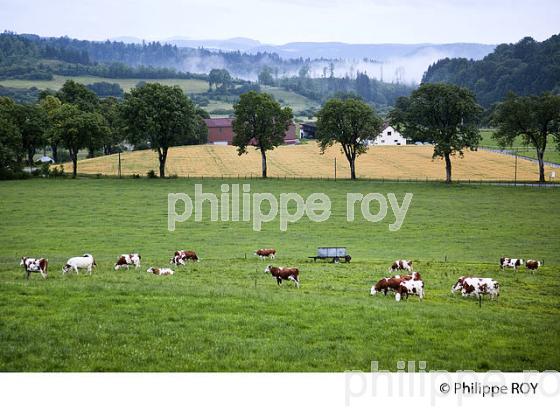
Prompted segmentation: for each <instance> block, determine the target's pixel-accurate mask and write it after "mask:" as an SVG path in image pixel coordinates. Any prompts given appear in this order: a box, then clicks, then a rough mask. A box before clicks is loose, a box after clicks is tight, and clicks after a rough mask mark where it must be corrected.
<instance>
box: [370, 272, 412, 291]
mask: <svg viewBox="0 0 560 410" xmlns="http://www.w3.org/2000/svg"><path fill="white" fill-rule="evenodd" d="M410 279H414V280H421V279H422V278H421V276H420V273H418V272H412V274H411V275H406V276H400V275H395V276H393V277H390V278H383V279H381V280H380V281H379V282H377V283H376V284H375V285H373V286H372V287H371V290H370V295H372V296H373V295H375V294H377V293H378V292H383V294H384V295H387V292H389V291H393V292H397V291H398V290H399V287H400V284H401V282H402V281H404V280H410Z"/></svg>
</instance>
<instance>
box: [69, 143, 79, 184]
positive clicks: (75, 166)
mask: <svg viewBox="0 0 560 410" xmlns="http://www.w3.org/2000/svg"><path fill="white" fill-rule="evenodd" d="M69 151H70V157H71V158H72V167H73V168H72V178H76V176H77V175H78V150H76V152H73V150H69Z"/></svg>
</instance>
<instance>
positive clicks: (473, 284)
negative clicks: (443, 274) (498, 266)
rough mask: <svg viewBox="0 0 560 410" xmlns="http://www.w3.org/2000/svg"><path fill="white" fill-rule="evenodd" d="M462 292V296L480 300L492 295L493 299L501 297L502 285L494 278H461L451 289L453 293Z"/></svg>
mask: <svg viewBox="0 0 560 410" xmlns="http://www.w3.org/2000/svg"><path fill="white" fill-rule="evenodd" d="M457 291H461V295H463V296H464V297H466V296H474V297H478V298H479V299H481V298H482V296H483V295H490V298H491V299H494V298H497V297H498V296H500V284H499V283H498V282H496V281H495V280H494V279H492V278H475V277H470V276H461V277H460V278H459V279H458V280H457V283H455V285H453V287H452V288H451V293H455V292H457Z"/></svg>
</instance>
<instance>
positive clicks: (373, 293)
mask: <svg viewBox="0 0 560 410" xmlns="http://www.w3.org/2000/svg"><path fill="white" fill-rule="evenodd" d="M377 292H378V290H377V285H373V286H372V287H371V290H370V291H369V294H370V295H371V296H374V295H375V294H376V293H377Z"/></svg>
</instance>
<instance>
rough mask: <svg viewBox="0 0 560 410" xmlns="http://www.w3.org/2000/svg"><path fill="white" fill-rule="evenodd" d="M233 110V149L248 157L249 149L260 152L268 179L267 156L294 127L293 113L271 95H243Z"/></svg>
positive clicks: (263, 174) (250, 93)
mask: <svg viewBox="0 0 560 410" xmlns="http://www.w3.org/2000/svg"><path fill="white" fill-rule="evenodd" d="M233 109H234V112H235V119H234V120H233V133H234V137H233V145H235V146H236V147H237V152H238V154H239V155H242V154H246V153H247V148H248V147H249V146H250V145H253V146H254V147H255V149H257V150H259V151H260V153H261V163H262V177H263V178H266V177H267V171H268V169H267V163H266V152H267V151H270V150H273V149H274V148H276V147H277V146H279V145H280V144H282V143H283V142H284V135H285V134H286V131H287V130H288V128H289V126H290V124H291V123H292V118H293V115H292V110H291V108H289V107H285V108H282V107H281V106H280V104H278V102H276V101H275V100H274V98H273V97H272V96H271V95H270V94H265V93H257V92H255V91H249V92H248V93H245V94H242V95H241V97H240V98H239V102H238V103H237V104H235V105H234V106H233Z"/></svg>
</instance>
